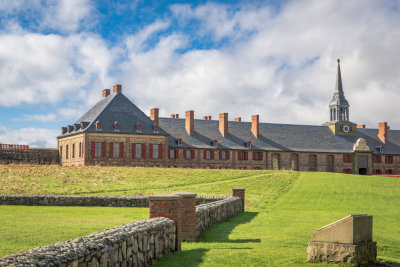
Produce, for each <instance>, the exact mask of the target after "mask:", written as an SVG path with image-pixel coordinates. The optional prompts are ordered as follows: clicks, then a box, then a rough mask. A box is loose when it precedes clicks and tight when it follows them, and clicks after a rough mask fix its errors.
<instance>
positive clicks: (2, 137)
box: [0, 125, 59, 148]
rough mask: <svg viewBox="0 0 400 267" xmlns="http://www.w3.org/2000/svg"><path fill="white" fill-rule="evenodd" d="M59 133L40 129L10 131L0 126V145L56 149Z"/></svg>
mask: <svg viewBox="0 0 400 267" xmlns="http://www.w3.org/2000/svg"><path fill="white" fill-rule="evenodd" d="M57 135H59V131H56V130H49V129H42V128H22V129H19V130H10V129H8V128H6V127H4V126H1V125H0V143H2V144H17V145H29V146H31V147H41V148H55V147H57V139H56V137H57Z"/></svg>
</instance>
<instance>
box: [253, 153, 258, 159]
mask: <svg viewBox="0 0 400 267" xmlns="http://www.w3.org/2000/svg"><path fill="white" fill-rule="evenodd" d="M256 153H257V152H253V160H256V158H257V157H256Z"/></svg>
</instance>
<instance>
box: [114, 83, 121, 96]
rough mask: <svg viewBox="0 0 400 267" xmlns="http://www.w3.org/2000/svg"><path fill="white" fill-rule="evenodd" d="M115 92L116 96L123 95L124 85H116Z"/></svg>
mask: <svg viewBox="0 0 400 267" xmlns="http://www.w3.org/2000/svg"><path fill="white" fill-rule="evenodd" d="M113 92H114V94H116V93H121V92H122V85H120V84H116V85H114V87H113Z"/></svg>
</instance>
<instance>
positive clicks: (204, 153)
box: [203, 150, 207, 159]
mask: <svg viewBox="0 0 400 267" xmlns="http://www.w3.org/2000/svg"><path fill="white" fill-rule="evenodd" d="M206 158H207V150H204V151H203V159H206Z"/></svg>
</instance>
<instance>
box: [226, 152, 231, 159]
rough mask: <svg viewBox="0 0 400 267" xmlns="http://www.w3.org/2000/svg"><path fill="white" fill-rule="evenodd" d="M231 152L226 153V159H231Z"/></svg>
mask: <svg viewBox="0 0 400 267" xmlns="http://www.w3.org/2000/svg"><path fill="white" fill-rule="evenodd" d="M230 153H231V152H230V151H226V159H229V158H230Z"/></svg>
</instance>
